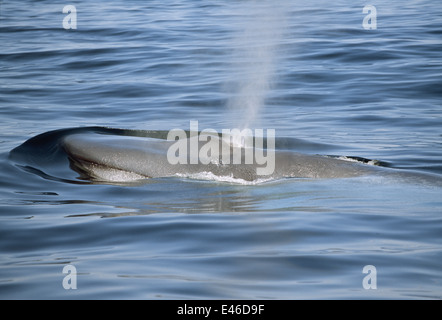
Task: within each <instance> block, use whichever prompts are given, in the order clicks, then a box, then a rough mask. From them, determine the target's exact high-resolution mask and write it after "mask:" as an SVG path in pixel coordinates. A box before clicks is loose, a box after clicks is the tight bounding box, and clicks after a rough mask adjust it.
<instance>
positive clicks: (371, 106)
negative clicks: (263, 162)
mask: <svg viewBox="0 0 442 320" xmlns="http://www.w3.org/2000/svg"><path fill="white" fill-rule="evenodd" d="M69 4H71V5H74V6H75V8H76V19H77V21H76V22H77V24H76V29H65V28H64V27H63V20H64V19H65V18H66V17H67V16H68V13H63V8H64V6H66V5H69ZM367 4H370V5H373V6H374V7H375V8H376V11H377V20H376V26H374V25H373V23H374V21H373V20H371V21H369V22H370V23H371V26H372V27H375V28H373V29H366V28H364V26H363V20H364V18H365V17H366V16H367V15H368V13H363V8H364V6H365V5H367ZM71 22H72V21H71ZM0 43H1V49H0V298H1V299H440V298H442V271H441V270H442V196H441V195H442V188H441V187H438V186H432V185H425V184H422V183H413V182H412V181H408V182H400V181H392V180H390V179H388V178H387V177H385V178H384V177H360V178H351V179H317V180H316V179H282V180H276V181H270V182H266V183H262V184H241V183H227V182H220V181H217V180H198V179H189V178H184V177H169V178H158V179H149V180H146V181H143V182H140V183H136V184H105V183H86V181H81V180H78V181H76V183H73V182H66V181H62V180H54V179H50V178H49V177H48V176H45V175H43V174H36V171H35V170H31V168H29V167H28V168H26V167H23V166H20V165H18V164H17V163H15V162H14V161H13V160H12V159H10V158H9V153H10V151H11V150H12V149H14V148H15V147H17V146H19V145H20V144H22V143H23V142H24V141H26V140H28V139H29V138H31V137H33V136H35V135H38V134H41V133H44V132H47V131H50V130H55V129H63V128H71V127H85V126H103V127H112V128H126V129H140V130H170V129H172V128H182V129H186V130H187V129H188V128H189V122H190V121H191V120H197V121H198V122H199V126H200V129H204V128H214V129H215V130H219V131H221V130H222V129H223V128H233V127H235V126H237V125H239V124H240V123H248V122H247V120H250V121H251V122H250V123H249V124H250V125H251V126H253V127H258V128H272V129H275V130H276V135H277V139H279V140H278V141H285V144H283V146H284V147H285V148H286V149H290V150H293V151H297V152H303V153H311V154H323V155H343V156H358V157H364V158H368V159H377V160H379V161H382V162H383V163H385V165H387V166H388V167H390V169H391V170H405V171H410V172H411V171H413V172H414V171H420V172H424V173H426V174H429V175H434V177H435V179H438V177H440V175H442V126H441V124H442V104H441V101H442V90H441V88H442V82H441V80H442V5H441V3H440V2H438V1H430V0H415V1H406V2H404V1H398V0H393V1H388V2H385V1H377V0H375V1H371V2H370V3H368V2H366V1H356V2H355V1H344V0H339V1H333V3H330V2H329V1H323V0H314V1H310V2H308V3H306V2H302V3H301V2H299V1H283V0H280V1H252V0H245V1H215V0H206V1H184V0H166V1H156V0H152V1H147V0H146V1H141V0H140V1H135V0H130V1H119V0H112V1H103V0H100V1H82V0H78V1H73V2H72V3H65V2H63V1H51V0H47V1H38V2H36V1H25V0H23V1H11V0H6V1H1V2H0ZM252 120H253V121H252ZM49 165H50V164H49ZM34 169H35V168H34ZM82 182H83V183H82ZM67 265H72V266H74V267H75V268H76V270H77V289H75V290H72V289H70V290H67V289H65V288H64V287H63V279H64V277H65V276H66V274H64V273H63V268H64V267H65V266H67ZM367 265H372V266H374V267H375V268H376V279H377V281H376V284H377V286H376V289H374V288H371V289H369V288H366V287H364V285H363V284H364V278H365V277H366V276H368V274H364V273H363V268H364V267H365V266H367ZM371 276H373V274H371Z"/></svg>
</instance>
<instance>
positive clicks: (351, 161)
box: [10, 127, 442, 186]
mask: <svg viewBox="0 0 442 320" xmlns="http://www.w3.org/2000/svg"><path fill="white" fill-rule="evenodd" d="M166 136H167V132H164V131H136V130H133V131H131V130H124V129H111V128H101V127H90V128H72V129H60V130H55V131H52V132H47V133H44V134H41V135H39V136H36V137H34V138H31V139H30V140H28V141H26V142H25V143H23V144H22V145H21V146H19V147H17V148H16V149H14V150H12V151H11V153H10V157H11V159H13V160H14V161H16V162H17V163H18V164H20V165H21V167H22V168H25V169H26V170H28V171H32V172H34V173H36V172H37V173H38V174H40V175H42V176H44V177H48V176H54V175H57V174H59V175H65V176H67V175H68V174H67V173H66V168H69V171H70V172H75V173H76V175H77V176H76V177H75V178H74V179H75V180H83V181H90V182H94V183H118V182H123V183H124V182H130V181H142V180H145V179H155V178H166V177H185V178H194V179H212V180H220V181H229V182H239V183H261V182H266V181H274V180H278V179H284V178H298V179H336V178H354V177H362V176H372V177H373V176H378V177H388V178H392V179H396V180H397V179H400V180H401V181H403V180H407V181H413V182H419V183H425V184H428V185H438V186H441V185H442V179H441V177H440V176H439V175H436V174H434V175H433V174H428V173H423V172H414V171H410V170H400V169H393V168H388V167H385V166H383V165H376V164H378V163H376V162H374V161H369V160H367V159H364V158H358V157H337V156H329V155H320V154H304V153H299V152H295V151H293V150H285V149H281V150H280V149H276V150H274V151H275V152H274V158H273V159H272V160H273V161H274V168H273V170H272V171H271V172H269V173H268V174H264V175H263V174H258V173H257V172H258V171H257V168H259V167H262V162H261V163H258V161H252V162H250V161H249V162H248V163H247V161H244V158H245V157H246V148H243V147H241V146H235V145H231V143H230V142H226V141H224V140H222V138H221V137H219V136H216V135H213V136H212V137H211V139H212V140H214V141H218V142H219V144H218V145H219V152H218V153H216V154H215V155H214V156H213V157H211V158H210V159H206V160H209V161H203V160H201V159H200V161H191V159H190V158H191V156H192V155H190V154H188V155H187V158H188V160H189V161H186V163H173V162H171V161H170V159H169V157H168V156H169V155H170V149H171V147H172V146H173V144H174V143H176V141H170V140H167V139H166ZM193 139H197V137H194V138H193ZM184 143H186V144H188V145H190V144H192V143H195V145H197V146H198V150H202V148H203V146H204V143H205V142H203V141H200V139H198V140H196V141H192V138H191V137H189V138H187V139H186V140H185V142H184ZM235 148H240V149H241V160H242V161H240V163H234V161H225V159H229V157H230V160H232V157H233V154H234V153H233V149H235ZM249 148H255V149H256V148H257V147H256V146H253V145H252V146H249ZM226 151H229V155H228V157H227V158H223V156H225V152H226ZM267 152H269V151H267ZM48 171H51V172H53V174H48V173H47V172H48ZM61 172H64V173H61ZM69 176H70V177H71V178H73V177H72V175H69Z"/></svg>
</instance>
